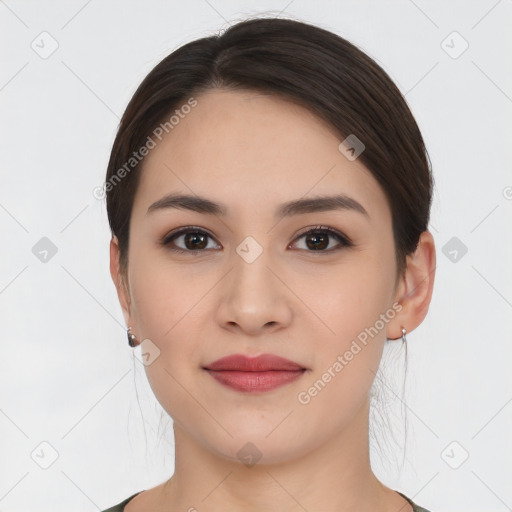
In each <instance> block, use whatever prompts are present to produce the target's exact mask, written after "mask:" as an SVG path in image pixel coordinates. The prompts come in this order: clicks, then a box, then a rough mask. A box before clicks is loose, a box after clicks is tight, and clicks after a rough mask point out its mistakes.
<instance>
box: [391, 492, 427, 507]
mask: <svg viewBox="0 0 512 512" xmlns="http://www.w3.org/2000/svg"><path fill="white" fill-rule="evenodd" d="M396 492H398V494H400V496H402V497H403V498H404V499H405V500H407V501H408V502H409V503H410V504H411V505H412V510H413V512H430V510H427V509H426V508H423V507H420V506H419V505H417V504H416V503H414V501H412V500H411V498H408V497H407V496H406V495H405V494H403V493H401V492H399V491H396Z"/></svg>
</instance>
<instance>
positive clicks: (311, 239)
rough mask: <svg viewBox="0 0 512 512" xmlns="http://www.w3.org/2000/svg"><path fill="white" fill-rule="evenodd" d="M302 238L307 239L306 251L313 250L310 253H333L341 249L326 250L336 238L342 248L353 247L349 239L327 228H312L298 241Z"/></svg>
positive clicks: (300, 237)
mask: <svg viewBox="0 0 512 512" xmlns="http://www.w3.org/2000/svg"><path fill="white" fill-rule="evenodd" d="M302 238H304V239H305V244H306V250H307V249H312V250H310V251H308V252H333V251H336V250H338V249H340V247H338V249H336V248H335V249H332V248H330V249H328V250H325V249H326V248H327V247H329V245H330V239H331V238H335V239H336V240H337V241H338V242H339V245H341V246H342V247H351V246H352V245H353V243H352V242H351V241H350V239H349V238H348V237H346V236H345V235H342V234H341V233H339V232H338V231H336V230H334V229H332V228H329V227H327V226H316V227H314V228H311V229H309V230H307V231H306V232H305V233H302V235H300V236H299V237H298V238H297V239H296V240H300V239H302Z"/></svg>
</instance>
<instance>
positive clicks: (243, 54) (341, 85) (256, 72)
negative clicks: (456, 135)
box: [106, 18, 433, 282]
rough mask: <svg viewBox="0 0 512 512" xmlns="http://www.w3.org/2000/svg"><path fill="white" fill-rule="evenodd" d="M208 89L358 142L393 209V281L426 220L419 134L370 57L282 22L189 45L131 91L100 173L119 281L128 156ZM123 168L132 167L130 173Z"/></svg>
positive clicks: (129, 196) (130, 186)
mask: <svg viewBox="0 0 512 512" xmlns="http://www.w3.org/2000/svg"><path fill="white" fill-rule="evenodd" d="M212 89H227V90H252V91H260V92H261V91H263V92H265V93H272V94H275V95H277V96H279V97H281V98H283V99H286V100H288V101H292V102H295V103H297V104H299V105H301V106H303V107H305V108H307V109H309V111H311V112H312V113H314V114H316V115H317V116H318V117H319V118H321V119H323V120H324V121H326V122H327V123H328V125H330V126H331V127H332V128H333V129H334V130H335V131H336V132H337V133H339V136H340V138H341V139H340V142H341V140H343V139H345V138H347V137H348V136H351V135H352V136H353V135H355V136H356V137H357V139H359V140H360V141H362V143H363V144H364V146H365V147H364V151H363V152H362V153H361V154H360V155H359V156H358V158H359V160H360V161H361V162H362V163H363V165H364V166H365V167H366V168H367V169H368V170H369V171H370V172H371V173H372V175H373V176H374V177H375V178H376V179H377V181H378V182H379V184H380V185H381V187H382V189H383V191H384V193H385V195H386V198H387V200H388V202H389V206H390V209H391V214H392V228H393V238H394V245H395V260H396V274H397V282H398V279H399V278H400V277H401V276H402V275H403V272H404V271H405V269H406V256H407V255H408V254H410V253H412V252H414V251H415V249H416V248H417V245H418V242H419V237H420V234H421V233H422V232H423V231H425V230H426V229H427V227H428V222H429V216H430V206H431V201H432V187H433V176H432V173H431V165H430V159H429V157H428V153H427V150H426V148H425V144H424V142H423V138H422V136H421V133H420V130H419V128H418V126H417V124H416V122H415V120H414V117H413V115H412V113H411V111H410V110H409V108H408V106H407V103H406V101H405V98H404V97H403V96H402V94H401V93H400V91H399V90H398V88H397V87H396V85H395V84H394V83H393V81H392V80H391V78H390V77H389V76H388V75H387V74H386V72H385V71H384V70H383V69H382V68H381V67H380V66H379V65H378V64H377V63H376V62H375V61H374V60H373V59H372V58H370V57H369V56H368V55H366V54H365V53H364V52H363V51H361V50H360V49H358V48H357V47H356V46H355V45H353V44H352V43H350V42H349V41H347V40H346V39H343V38H342V37H340V36H338V35H336V34H334V33H332V32H330V31H328V30H325V29H322V28H319V27H317V26H314V25H310V24H307V23H304V22H300V21H295V20H291V19H282V18H258V19H248V20H245V21H241V22H239V23H236V24H234V25H232V26H230V27H229V28H228V29H226V30H225V31H224V32H223V33H221V34H219V35H214V36H210V37H204V38H201V39H197V40H195V41H191V42H189V43H187V44H185V45H183V46H181V47H180V48H178V49H177V50H175V51H173V52H172V53H171V54H170V55H168V56H167V57H165V58H164V59H163V60H162V61H161V62H160V63H159V64H157V65H156V66H155V67H154V68H153V69H152V70H151V72H150V73H149V74H148V75H147V76H146V77H145V78H144V80H143V81H142V83H141V84H140V85H139V87H138V88H137V90H136V91H135V94H134V95H133V97H132V99H131V100H130V102H129V104H128V106H127V108H126V110H125V112H124V114H123V117H122V119H121V121H120V123H119V127H118V131H117V134H116V137H115V140H114V143H113V147H112V151H111V154H110V159H109V162H108V167H107V173H106V185H107V186H106V206H107V215H108V220H109V224H110V229H111V232H112V234H113V235H115V236H116V237H117V239H118V243H119V263H120V271H121V272H120V273H121V275H125V274H126V270H127V267H128V246H129V236H130V232H129V226H130V218H131V212H132V206H133V202H134V198H135V193H136V191H137V186H138V183H139V180H140V173H141V171H142V167H143V164H144V159H143V158H141V159H139V160H135V159H134V158H133V155H134V154H138V151H139V150H140V149H141V147H143V146H144V145H145V144H147V140H148V137H149V136H150V134H152V133H153V132H154V130H155V128H156V127H158V126H159V125H162V123H163V122H164V121H165V120H167V119H169V116H170V115H171V114H172V113H174V112H175V110H176V108H177V107H179V106H180V105H183V104H186V103H187V101H190V98H192V97H193V96H199V95H200V94H201V93H202V92H207V91H209V90H212ZM134 160H135V163H133V161H134ZM127 162H130V165H131V166H132V167H133V168H132V169H128V170H129V172H128V173H126V167H127ZM123 170H124V172H122V171H123ZM120 176H122V179H120Z"/></svg>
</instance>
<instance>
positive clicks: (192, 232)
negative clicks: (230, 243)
mask: <svg viewBox="0 0 512 512" xmlns="http://www.w3.org/2000/svg"><path fill="white" fill-rule="evenodd" d="M208 239H212V237H211V236H210V235H209V234H208V233H206V232H205V231H201V230H198V229H192V228H185V229H181V230H179V231H177V232H174V233H171V234H169V235H167V236H166V237H165V238H164V239H163V240H162V245H165V246H169V248H170V249H171V250H172V251H176V252H181V253H187V252H188V253H194V252H203V251H204V250H206V249H207V248H208ZM177 241H179V244H178V243H177ZM210 248H211V247H210Z"/></svg>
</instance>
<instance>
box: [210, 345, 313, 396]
mask: <svg viewBox="0 0 512 512" xmlns="http://www.w3.org/2000/svg"><path fill="white" fill-rule="evenodd" d="M203 369H204V370H205V371H206V372H207V373H209V374H210V375H211V376H212V377H213V378H214V379H215V380H216V381H217V382H219V383H220V384H222V385H224V386H227V387H229V388H231V389H234V390H236V391H240V392H244V393H255V392H264V391H270V390H272V389H276V388H278V387H281V386H284V385H285V384H288V383H290V382H293V381H295V380H296V379H298V378H300V377H301V376H302V375H304V373H305V372H306V371H307V368H305V367H303V366H302V365H300V364H298V363H295V362H294V361H290V360H289V359H284V358H282V357H279V356H276V355H273V354H262V355H260V356H258V357H247V356H245V355H243V354H234V355H231V356H227V357H223V358H221V359H218V360H217V361H214V362H213V363H210V364H208V365H206V366H203Z"/></svg>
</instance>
